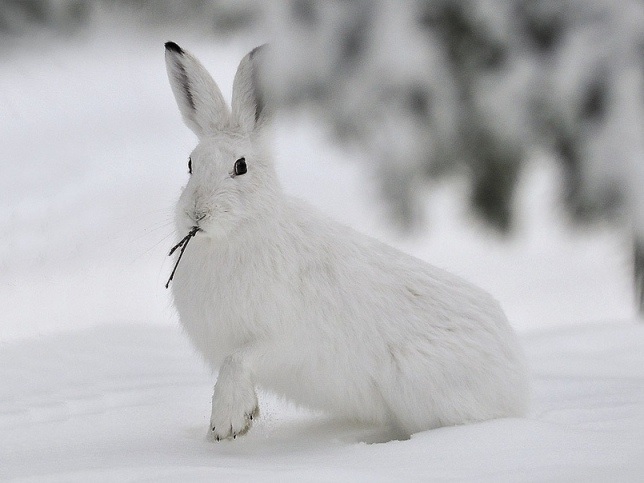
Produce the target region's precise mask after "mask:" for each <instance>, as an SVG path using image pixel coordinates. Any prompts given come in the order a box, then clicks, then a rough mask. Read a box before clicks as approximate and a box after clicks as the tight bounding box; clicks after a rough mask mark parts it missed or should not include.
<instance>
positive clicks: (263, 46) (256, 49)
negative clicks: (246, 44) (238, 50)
mask: <svg viewBox="0 0 644 483" xmlns="http://www.w3.org/2000/svg"><path fill="white" fill-rule="evenodd" d="M267 45H268V44H262V45H258V46H257V47H255V48H254V49H253V50H251V51H250V52H249V57H250V58H251V59H252V58H253V57H255V55H257V53H258V52H262V51H263V50H266V46H267Z"/></svg>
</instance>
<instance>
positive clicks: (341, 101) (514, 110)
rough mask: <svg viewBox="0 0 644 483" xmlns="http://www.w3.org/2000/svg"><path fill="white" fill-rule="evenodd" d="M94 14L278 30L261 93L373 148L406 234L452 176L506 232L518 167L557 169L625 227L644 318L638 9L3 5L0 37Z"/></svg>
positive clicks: (575, 204) (489, 2)
mask: <svg viewBox="0 0 644 483" xmlns="http://www.w3.org/2000/svg"><path fill="white" fill-rule="evenodd" d="M97 10H99V11H100V12H103V13H105V12H110V13H116V14H117V15H121V17H123V16H125V15H126V14H127V18H128V19H129V18H133V19H134V20H135V22H139V23H140V24H141V25H142V26H146V25H148V26H160V25H161V26H163V25H164V24H170V23H184V24H186V25H187V26H189V27H190V28H191V29H192V30H193V31H198V32H203V33H204V34H207V33H216V34H228V33H230V32H233V31H235V30H237V29H242V28H248V27H249V26H255V28H259V29H263V30H264V29H268V30H270V31H271V32H269V33H270V34H272V35H271V36H272V38H273V40H272V44H273V49H272V53H273V54H272V57H271V59H270V62H268V63H267V65H266V70H267V74H268V75H267V76H266V84H265V87H266V89H267V90H268V91H269V92H270V94H271V95H272V96H273V97H274V98H275V100H276V101H277V102H278V103H281V104H282V105H285V106H289V105H296V104H302V103H306V104H307V105H316V106H317V108H318V111H319V112H321V113H322V114H323V115H324V116H325V117H326V118H327V120H328V121H329V122H330V123H331V125H333V126H335V128H336V132H337V134H338V136H339V137H340V138H342V139H348V140H354V141H358V142H359V143H361V144H362V145H363V146H364V149H365V150H367V152H368V153H369V154H370V159H371V160H373V169H374V170H375V171H376V172H377V173H378V174H379V179H380V180H381V185H382V191H383V195H384V197H385V198H386V199H387V200H388V201H389V205H390V206H391V209H392V215H393V218H392V219H394V220H397V221H398V222H399V223H400V224H401V225H402V226H403V227H409V226H412V225H413V224H414V223H417V222H418V220H419V218H420V216H421V210H420V207H419V205H420V203H419V200H420V198H421V195H422V192H423V183H422V181H423V180H430V179H434V178H437V177H439V176H443V175H445V174H447V173H453V172H457V173H460V174H462V175H464V176H466V177H467V179H468V180H469V181H470V185H471V190H470V193H471V195H470V205H471V208H472V210H473V212H475V213H477V214H478V215H479V216H480V217H481V218H482V219H483V220H485V221H486V222H487V223H488V224H489V225H490V226H492V227H493V228H495V229H496V230H498V231H499V232H501V233H506V232H508V231H509V230H511V229H512V227H513V220H514V210H513V199H514V192H515V188H516V185H517V181H518V179H519V176H520V173H521V169H522V167H523V166H524V165H525V163H526V161H527V160H528V159H529V158H530V156H531V154H532V153H534V152H535V150H540V151H545V152H548V153H550V154H551V155H552V157H553V158H554V159H556V160H557V161H558V162H559V165H560V166H561V167H562V171H563V173H564V180H563V181H564V183H563V184H564V193H563V196H562V198H563V200H564V202H565V206H566V207H567V208H568V212H569V213H570V215H571V219H572V220H573V221H575V222H577V223H583V222H588V221H592V220H595V219H597V218H605V219H609V220H618V222H620V223H630V224H631V226H632V232H633V239H634V245H633V246H634V251H633V254H634V256H633V261H634V266H635V280H636V288H637V299H638V302H639V304H640V308H641V310H642V311H643V312H644V190H642V188H641V187H642V185H644V126H643V118H644V2H642V1H641V0H621V1H619V2H616V1H614V0H467V1H464V0H352V1H349V0H324V1H323V0H279V1H278V0H274V1H270V2H257V1H253V0H184V1H181V2H175V1H173V0H154V1H151V0H129V1H128V0H97V1H95V2H84V1H81V0H3V1H2V2H0V34H3V33H4V34H5V35H6V34H7V33H10V34H12V35H15V34H24V33H25V32H28V29H27V28H25V27H27V26H30V25H43V26H46V27H49V28H54V29H57V30H63V31H69V30H72V29H73V28H74V27H75V26H78V25H82V24H85V23H88V22H89V21H90V20H91V19H92V17H93V16H94V15H95V13H96V11H97ZM124 12H125V13H124Z"/></svg>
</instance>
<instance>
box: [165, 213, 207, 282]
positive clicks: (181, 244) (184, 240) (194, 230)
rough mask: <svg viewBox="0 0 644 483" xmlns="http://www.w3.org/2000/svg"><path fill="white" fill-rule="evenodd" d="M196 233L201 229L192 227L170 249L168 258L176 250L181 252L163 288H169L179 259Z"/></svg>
mask: <svg viewBox="0 0 644 483" xmlns="http://www.w3.org/2000/svg"><path fill="white" fill-rule="evenodd" d="M198 231H201V228H199V227H198V226H193V227H192V229H191V230H190V231H189V232H188V234H187V235H186V236H184V237H183V238H182V239H181V241H180V242H179V243H177V244H176V245H175V246H173V247H172V250H170V253H168V256H171V255H172V254H173V253H174V252H176V251H177V248H181V251H180V252H179V256H178V257H177V262H176V263H175V264H174V268H173V269H172V273H171V274H170V278H169V279H168V281H167V282H166V284H165V288H168V287H169V286H170V282H171V281H172V279H173V278H174V272H176V271H177V267H178V266H179V262H180V261H181V257H182V256H183V252H184V251H185V250H186V247H187V246H188V242H189V241H190V239H191V238H192V237H193V236H195V235H196V234H197V232H198Z"/></svg>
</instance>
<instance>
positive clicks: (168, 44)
mask: <svg viewBox="0 0 644 483" xmlns="http://www.w3.org/2000/svg"><path fill="white" fill-rule="evenodd" d="M165 49H166V50H169V51H170V52H176V53H177V54H183V49H182V48H181V47H179V46H178V45H177V44H175V43H174V42H166V43H165Z"/></svg>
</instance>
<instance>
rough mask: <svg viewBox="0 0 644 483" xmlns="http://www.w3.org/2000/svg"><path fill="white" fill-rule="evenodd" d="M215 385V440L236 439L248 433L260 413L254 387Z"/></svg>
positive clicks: (212, 421) (212, 433)
mask: <svg viewBox="0 0 644 483" xmlns="http://www.w3.org/2000/svg"><path fill="white" fill-rule="evenodd" d="M223 385H224V384H222V385H220V384H219V382H218V383H217V385H216V386H215V392H214V394H213V396H212V415H211V416H210V436H211V437H212V439H214V440H215V441H220V440H222V439H235V438H236V437H237V436H241V435H243V434H246V432H248V430H249V429H250V427H251V425H252V424H253V420H254V419H257V416H258V415H259V406H258V405H257V395H256V394H255V390H254V388H253V387H242V386H241V385H237V386H234V387H227V388H224V387H221V386H223Z"/></svg>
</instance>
